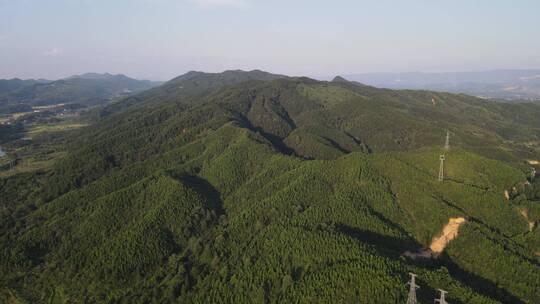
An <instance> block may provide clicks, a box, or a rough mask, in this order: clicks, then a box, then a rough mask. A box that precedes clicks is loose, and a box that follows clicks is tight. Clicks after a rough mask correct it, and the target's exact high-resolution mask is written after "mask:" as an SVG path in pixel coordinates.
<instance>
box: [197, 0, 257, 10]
mask: <svg viewBox="0 0 540 304" xmlns="http://www.w3.org/2000/svg"><path fill="white" fill-rule="evenodd" d="M187 1H188V2H189V3H192V4H194V5H196V6H199V7H202V8H218V7H235V8H244V7H246V5H247V3H246V1H245V0H187Z"/></svg>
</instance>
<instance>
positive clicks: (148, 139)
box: [0, 76, 540, 303]
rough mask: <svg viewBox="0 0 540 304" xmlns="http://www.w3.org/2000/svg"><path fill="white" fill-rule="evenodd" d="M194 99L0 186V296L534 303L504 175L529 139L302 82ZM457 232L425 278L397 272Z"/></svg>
mask: <svg viewBox="0 0 540 304" xmlns="http://www.w3.org/2000/svg"><path fill="white" fill-rule="evenodd" d="M201 77H202V76H201ZM198 94H199V93H198ZM200 94H201V95H199V97H197V98H199V100H198V101H197V102H196V103H195V104H194V105H186V104H183V103H181V102H175V101H170V100H161V99H159V98H158V99H156V100H159V104H152V106H148V105H145V104H141V105H140V108H130V107H128V108H126V109H125V111H123V112H122V113H119V114H114V115H111V116H110V117H107V118H105V119H103V120H101V121H100V123H99V124H97V125H94V126H92V127H89V128H86V129H83V130H80V131H76V132H73V133H72V138H71V139H70V147H69V153H68V155H67V156H66V157H65V158H63V159H62V160H61V161H59V162H58V163H57V164H56V165H55V166H54V168H53V169H52V170H50V171H47V172H40V173H36V174H29V173H26V174H20V175H14V176H11V177H9V178H7V179H2V180H1V181H2V182H1V183H0V185H1V186H2V188H0V193H1V194H2V196H0V203H1V204H2V205H1V206H2V209H0V210H1V213H0V216H1V217H2V218H1V219H0V220H1V223H2V225H1V226H0V227H1V228H2V230H1V234H0V244H1V248H2V250H1V251H0V252H1V256H0V257H1V259H0V261H1V264H0V265H1V267H2V269H1V270H2V273H6V274H7V275H5V276H0V296H2V295H4V294H8V293H11V294H14V295H15V296H16V297H17V298H19V299H26V300H28V301H29V302H38V303H40V302H47V301H49V300H51V299H54V300H55V301H57V300H58V299H65V300H66V299H67V300H69V302H75V303H82V302H105V303H107V302H109V303H151V302H155V303H201V302H205V303H207V302H219V303H242V302H256V303H268V302H270V303H276V302H317V301H318V302H322V303H328V302H332V303H349V302H360V303H388V302H390V303H394V302H404V301H405V297H406V294H407V290H406V286H405V285H404V283H405V282H406V281H407V279H408V272H411V271H412V272H414V273H417V274H418V275H419V283H420V284H421V286H422V289H421V290H419V299H420V301H421V303H432V301H433V298H434V297H436V295H437V288H443V289H445V290H448V291H449V292H450V295H449V301H450V302H451V303H535V302H538V301H539V299H538V294H540V292H539V290H538V286H537V285H538V284H537V282H538V281H540V277H539V275H540V271H539V264H538V263H539V260H538V258H537V257H535V255H534V254H535V252H538V251H540V248H538V247H537V246H536V245H535V244H537V241H536V240H537V238H538V228H537V227H536V228H533V229H532V230H531V226H530V222H531V221H532V222H537V221H538V219H539V214H540V213H539V209H538V207H537V203H536V202H534V201H533V199H531V200H529V199H528V198H527V195H526V194H524V193H526V191H525V189H529V188H527V187H526V184H525V181H526V176H525V174H524V171H522V170H523V169H524V168H525V167H524V166H523V165H522V164H520V163H518V161H519V160H520V158H521V157H524V155H531V158H534V157H536V156H535V155H536V154H535V153H537V151H535V150H534V149H529V150H528V152H527V151H526V153H524V152H523V151H522V150H520V149H514V148H515V147H520V145H521V144H523V142H521V140H522V139H523V138H525V139H527V140H531V141H534V140H535V136H536V135H535V133H534V132H536V131H534V130H536V125H535V122H533V121H530V120H527V121H526V123H521V122H517V121H514V120H512V119H508V120H507V119H506V118H504V115H503V114H501V112H498V111H499V110H498V109H497V107H498V106H496V105H493V104H491V103H489V102H484V101H481V100H478V99H474V98H471V97H461V96H460V95H452V94H436V95H434V94H433V93H430V92H419V91H389V90H379V89H375V88H371V87H366V86H361V85H358V84H354V83H346V82H333V83H326V82H324V83H323V82H317V81H314V80H310V79H303V78H301V79H278V80H272V81H249V82H247V83H241V84H237V85H230V86H226V87H222V88H221V89H216V90H212V92H210V93H200ZM433 96H435V99H436V100H437V102H436V105H435V106H434V105H433V104H432V100H431V98H432V97H433ZM444 104H446V105H444ZM475 111H476V112H475ZM497 121H501V124H505V125H506V126H507V127H508V128H511V129H512V130H517V131H516V135H509V134H506V133H502V132H500V131H498V129H497ZM514 127H515V128H514ZM522 127H523V128H524V129H523V130H525V129H527V128H530V130H533V131H534V132H532V133H530V134H529V135H527V133H526V132H525V131H523V130H522V129H521V128H522ZM447 129H449V130H450V133H451V148H450V150H449V151H444V150H443V149H442V147H441V146H442V145H443V143H444V138H445V135H446V130H447ZM527 130H529V129H527ZM439 147H441V148H439ZM442 153H444V154H445V158H446V160H445V164H444V165H445V167H444V169H445V180H444V181H443V182H439V181H438V180H437V177H438V174H439V155H440V154H442ZM497 159H498V160H497ZM504 160H509V161H504ZM513 187H516V191H514V190H513ZM505 190H509V191H510V193H511V195H510V196H511V198H510V200H506V198H505V196H504V192H505ZM522 190H523V191H522ZM520 191H521V192H520ZM527 191H528V190H527ZM514 192H515V194H514ZM531 197H533V196H531ZM524 208H526V210H527V216H526V217H525V216H524V215H523V214H524V213H523V212H524V210H525V209H524ZM461 217H463V218H464V219H465V222H464V223H463V224H462V225H461V226H460V227H459V231H458V232H457V233H456V234H455V235H453V238H452V240H451V241H449V242H447V243H446V244H445V247H444V248H443V249H442V253H441V254H440V256H439V257H438V259H433V260H427V261H426V260H411V259H409V258H406V257H405V256H403V253H405V252H406V251H410V252H415V251H420V250H421V249H422V248H427V247H429V246H430V244H431V243H432V241H433V240H434V239H436V238H438V237H440V236H441V233H443V231H444V227H445V225H447V224H448V223H449V222H450V219H451V218H461ZM0 299H3V298H0Z"/></svg>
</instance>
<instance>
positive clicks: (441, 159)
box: [439, 154, 445, 182]
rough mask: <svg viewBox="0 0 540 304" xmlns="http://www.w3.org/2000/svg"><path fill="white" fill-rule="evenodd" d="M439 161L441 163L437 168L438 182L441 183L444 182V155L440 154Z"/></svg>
mask: <svg viewBox="0 0 540 304" xmlns="http://www.w3.org/2000/svg"><path fill="white" fill-rule="evenodd" d="M439 160H440V161H441V163H440V166H439V181H440V182H442V181H444V160H445V158H444V154H441V155H440V156H439Z"/></svg>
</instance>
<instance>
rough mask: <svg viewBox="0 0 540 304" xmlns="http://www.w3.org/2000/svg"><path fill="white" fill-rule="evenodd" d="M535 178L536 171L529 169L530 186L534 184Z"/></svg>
mask: <svg viewBox="0 0 540 304" xmlns="http://www.w3.org/2000/svg"><path fill="white" fill-rule="evenodd" d="M535 177H536V169H535V168H531V184H532V183H534V178H535Z"/></svg>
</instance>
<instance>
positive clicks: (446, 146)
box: [444, 130, 450, 150]
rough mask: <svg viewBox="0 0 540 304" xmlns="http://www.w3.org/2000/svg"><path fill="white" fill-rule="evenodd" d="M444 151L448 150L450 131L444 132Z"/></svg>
mask: <svg viewBox="0 0 540 304" xmlns="http://www.w3.org/2000/svg"><path fill="white" fill-rule="evenodd" d="M444 149H445V150H449V149H450V131H448V130H446V141H445V142H444Z"/></svg>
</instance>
